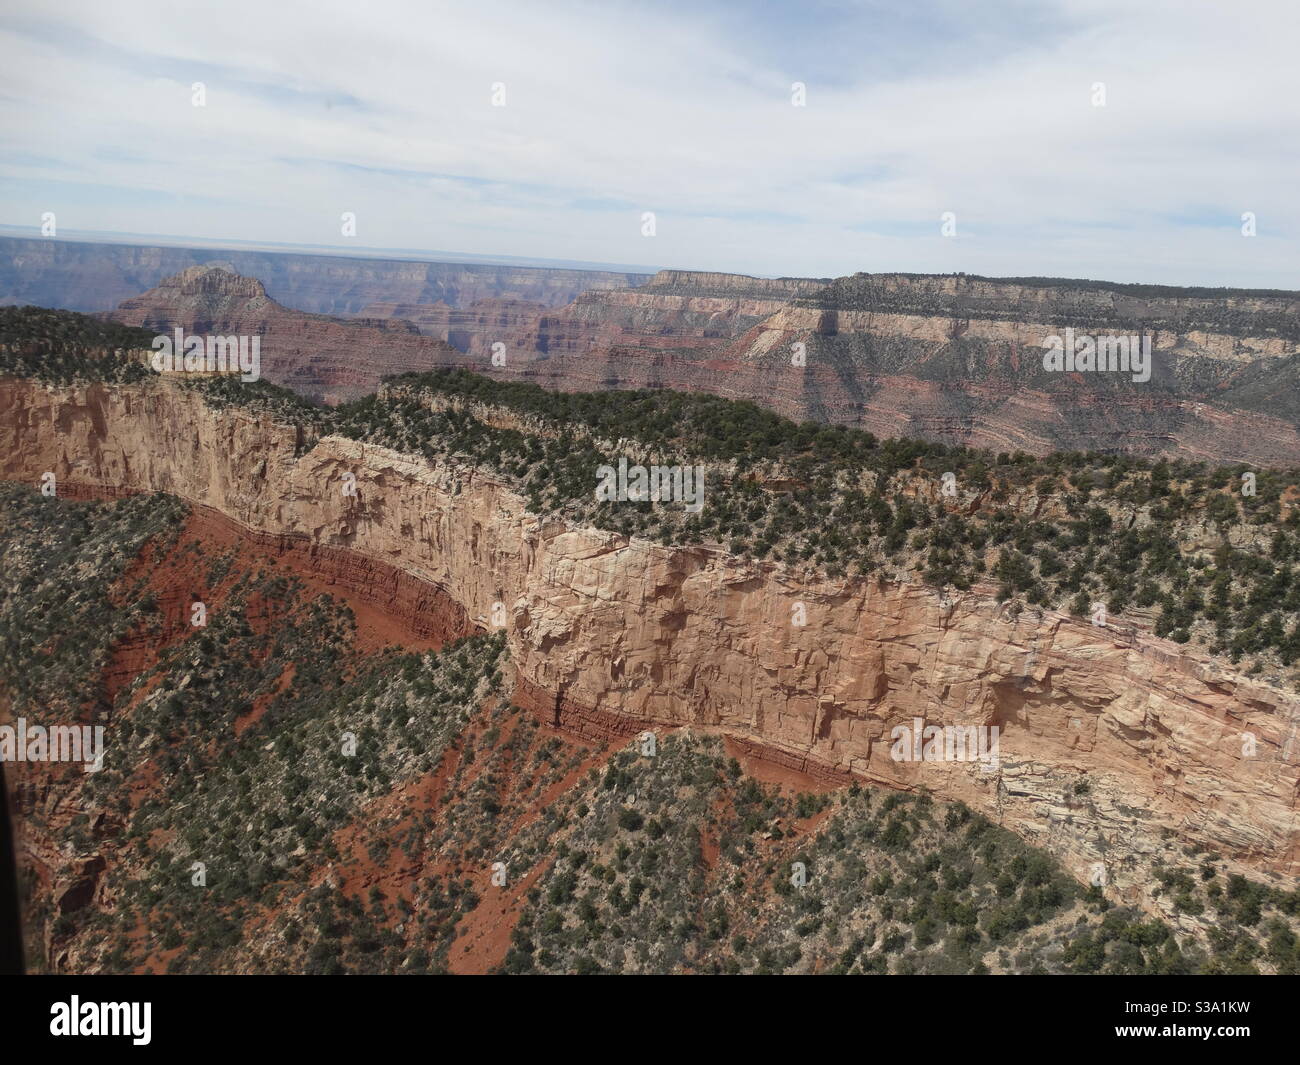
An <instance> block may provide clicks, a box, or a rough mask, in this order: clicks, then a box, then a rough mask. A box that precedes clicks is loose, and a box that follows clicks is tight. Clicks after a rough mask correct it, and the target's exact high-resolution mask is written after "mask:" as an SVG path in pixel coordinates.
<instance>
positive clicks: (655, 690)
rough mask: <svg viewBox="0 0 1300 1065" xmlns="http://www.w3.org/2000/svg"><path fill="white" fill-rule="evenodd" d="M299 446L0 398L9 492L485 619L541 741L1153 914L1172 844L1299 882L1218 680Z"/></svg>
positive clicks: (58, 398) (979, 599)
mask: <svg viewBox="0 0 1300 1065" xmlns="http://www.w3.org/2000/svg"><path fill="white" fill-rule="evenodd" d="M299 447H300V442H299V440H298V438H297V432H296V431H295V430H294V429H292V428H288V427H285V426H280V425H276V424H274V423H273V422H272V421H271V420H270V418H269V417H268V416H266V415H256V414H252V413H249V412H248V411H245V410H241V409H238V408H227V409H224V410H214V409H210V408H208V407H206V406H205V405H204V404H203V402H202V400H201V399H200V397H199V396H198V395H196V394H195V393H193V392H190V391H187V390H185V389H183V388H181V387H179V386H176V385H174V384H171V383H163V384H151V385H147V386H131V387H117V388H113V389H109V388H106V387H103V386H86V387H82V388H73V389H49V388H46V387H44V386H41V385H39V384H36V383H34V382H30V381H14V380H8V381H5V382H3V383H2V384H0V455H3V456H4V458H3V460H2V461H3V463H4V468H3V477H4V478H5V479H12V480H19V481H27V482H29V483H33V484H35V483H37V482H38V481H39V478H40V476H41V474H42V473H44V472H46V471H49V472H53V473H54V474H55V475H56V477H57V478H58V480H59V483H60V485H61V486H63V490H65V491H66V490H70V489H72V487H73V486H87V485H93V486H99V487H100V488H107V489H111V490H128V491H155V490H157V491H167V492H172V493H175V494H177V495H179V496H182V497H184V498H186V499H189V500H191V501H193V502H195V503H197V504H201V505H204V506H208V507H212V508H214V509H216V510H218V511H220V512H221V513H222V514H224V515H226V516H227V517H228V518H230V519H232V520H234V521H236V522H238V523H239V524H241V525H243V526H245V527H247V528H249V529H251V530H253V531H255V532H258V533H266V534H274V535H288V536H292V537H296V538H301V539H302V541H303V542H304V547H306V548H309V547H310V546H311V545H315V546H316V547H317V548H318V549H321V550H325V549H329V550H330V551H331V552H333V551H346V552H351V553H353V554H355V555H356V556H358V557H360V558H363V559H366V560H368V561H367V564H368V565H374V566H375V567H376V569H375V572H378V571H379V570H385V571H394V572H397V573H400V574H402V575H403V579H404V580H409V579H415V580H417V581H421V582H426V583H427V584H429V585H431V586H437V588H439V589H441V590H442V591H443V592H445V593H446V595H447V596H448V597H450V599H451V600H454V601H455V603H457V604H460V606H462V607H463V608H464V610H465V611H466V613H467V615H468V618H469V619H470V621H471V622H476V623H477V624H478V625H480V626H482V627H489V626H491V624H492V623H493V620H494V619H497V620H500V619H504V621H505V627H506V629H507V633H508V640H509V647H510V652H511V656H512V660H513V663H514V666H515V668H516V670H517V688H516V699H517V700H518V701H519V702H520V703H521V704H522V705H525V706H527V707H530V708H531V709H533V710H535V711H536V712H538V713H540V714H543V715H545V716H547V718H548V719H552V718H553V719H558V720H559V722H560V723H561V724H565V725H567V726H569V727H572V728H575V729H579V730H583V731H589V732H590V731H605V732H636V731H639V730H641V729H642V728H644V727H647V726H660V727H673V726H678V725H687V724H689V725H692V726H696V727H701V728H706V729H714V730H718V731H721V732H723V733H726V734H728V735H729V736H732V737H735V738H736V739H737V740H739V741H741V742H743V743H748V744H753V745H755V746H757V747H761V748H762V749H763V751H764V752H765V753H766V755H767V756H768V757H770V758H774V759H777V760H780V761H783V762H786V763H788V764H791V765H796V766H799V767H801V768H804V769H806V770H809V771H813V772H820V773H826V774H829V775H847V774H853V775H856V776H858V777H861V778H864V779H868V780H874V781H880V782H885V783H888V784H891V785H895V786H900V787H907V788H928V789H930V790H932V791H934V792H935V793H937V794H939V795H940V796H942V797H945V798H960V799H963V800H965V801H967V802H968V803H970V804H972V805H974V806H977V807H979V808H981V809H983V810H985V811H987V812H988V813H989V814H990V815H991V816H994V817H995V818H998V819H1000V820H1001V821H1002V822H1003V823H1004V824H1006V825H1008V826H1009V827H1012V828H1014V829H1015V830H1016V831H1018V832H1020V833H1021V834H1022V835H1024V836H1026V837H1027V838H1029V839H1031V840H1032V841H1033V842H1035V843H1038V844H1040V845H1042V846H1045V847H1047V848H1048V849H1050V850H1052V851H1053V852H1055V853H1056V854H1058V855H1060V856H1061V857H1062V858H1063V859H1064V860H1065V861H1066V862H1067V863H1068V864H1069V866H1070V867H1071V868H1072V870H1073V871H1074V872H1076V873H1077V874H1078V875H1080V876H1081V877H1085V878H1087V877H1091V876H1095V875H1096V868H1097V863H1101V866H1102V867H1103V868H1104V869H1105V875H1106V876H1107V878H1108V882H1109V883H1110V884H1111V885H1112V886H1113V887H1114V888H1115V889H1116V890H1117V891H1118V892H1119V893H1120V894H1121V895H1124V894H1127V895H1128V897H1132V898H1134V899H1136V900H1138V901H1142V902H1144V903H1146V904H1148V905H1154V904H1153V903H1152V902H1151V900H1150V899H1146V898H1143V897H1142V895H1141V892H1142V891H1144V890H1145V888H1144V887H1142V886H1141V885H1144V884H1147V883H1149V882H1150V877H1149V875H1148V874H1149V869H1150V865H1151V862H1152V860H1154V859H1156V858H1159V857H1160V856H1161V855H1163V854H1165V853H1166V852H1167V851H1171V850H1172V849H1173V848H1176V847H1184V846H1186V845H1188V844H1190V843H1200V844H1204V845H1205V846H1207V847H1209V848H1210V849H1211V850H1215V851H1218V852H1220V853H1221V854H1222V855H1223V856H1224V858H1225V859H1226V860H1227V861H1228V862H1229V863H1230V864H1232V865H1233V866H1234V867H1237V868H1242V869H1251V870H1253V871H1254V872H1255V873H1257V874H1258V873H1264V874H1268V873H1273V874H1282V875H1286V876H1294V875H1295V874H1296V873H1297V872H1300V835H1298V833H1297V821H1296V802H1297V785H1298V783H1300V769H1298V767H1297V756H1298V755H1300V744H1298V743H1297V737H1296V732H1297V725H1298V724H1300V700H1297V699H1296V698H1295V697H1294V696H1291V695H1288V694H1285V693H1283V692H1281V691H1279V690H1277V689H1274V688H1271V687H1269V686H1267V685H1265V684H1262V683H1257V682H1255V681H1252V680H1249V679H1247V678H1245V677H1244V676H1242V675H1241V674H1240V673H1238V672H1235V671H1234V670H1232V669H1231V668H1229V667H1228V666H1226V665H1224V664H1222V663H1220V662H1217V661H1212V660H1209V659H1207V658H1205V657H1202V656H1198V654H1197V653H1196V652H1194V651H1189V650H1188V649H1186V648H1178V647H1177V646H1176V645H1174V644H1171V643H1168V642H1166V641H1163V640H1158V639H1155V638H1154V637H1151V636H1150V635H1148V634H1143V633H1137V632H1132V631H1127V630H1122V629H1117V628H1114V627H1110V628H1095V627H1093V626H1091V625H1089V624H1086V623H1083V622H1080V621H1078V620H1073V619H1068V618H1065V617H1062V616H1060V615H1057V614H1054V613H1048V614H1041V613H1037V612H1034V611H1026V612H1023V613H1020V614H1019V615H1018V616H1016V615H1013V614H1012V613H1011V612H1010V611H1009V610H1008V609H1007V608H1005V607H1003V606H1001V605H999V604H998V603H997V602H996V601H995V599H994V597H993V596H992V595H991V594H990V593H989V592H987V591H985V590H980V589H976V590H974V591H972V592H970V593H966V594H963V595H955V596H954V597H953V598H952V599H951V600H949V601H947V602H944V601H940V599H939V598H938V597H937V596H936V594H935V592H934V591H933V590H931V589H928V588H925V587H923V586H921V585H919V584H916V585H913V584H902V585H899V584H878V583H877V582H875V581H874V580H872V581H869V582H867V581H859V580H850V579H842V580H824V579H823V580H817V579H813V580H807V579H804V578H802V577H800V576H798V575H796V574H794V573H792V572H790V571H788V570H787V569H785V568H783V567H781V566H776V565H770V564H762V565H758V564H746V563H742V562H739V561H737V560H735V559H733V558H730V557H729V556H727V555H725V554H722V553H720V552H716V551H710V550H706V549H698V548H667V547H662V546H657V545H653V544H650V543H646V542H643V541H637V540H634V541H631V542H629V541H628V540H626V539H625V538H623V537H620V536H616V535H613V534H610V533H606V532H603V531H599V530H594V529H586V528H571V527H567V526H565V525H562V524H560V523H558V522H548V521H543V520H539V519H538V518H537V517H535V516H533V515H530V514H529V513H527V510H526V507H525V505H524V503H523V501H522V500H521V499H520V498H519V497H518V496H517V495H516V494H515V493H514V492H513V491H512V490H511V489H510V488H509V487H508V486H507V485H506V484H503V483H502V482H501V481H499V480H498V479H496V478H494V477H492V476H488V475H486V474H484V473H483V472H482V471H479V470H475V469H471V468H466V467H456V466H450V465H435V466H431V465H429V464H427V463H425V462H423V461H419V460H415V459H411V458H408V457H404V456H402V455H399V454H396V453H394V452H391V451H389V450H387V449H384V448H380V447H376V446H373V445H362V444H359V443H357V442H354V441H350V440H344V439H341V438H337V437H330V438H326V439H324V440H322V441H320V442H319V443H317V444H316V445H315V446H314V447H313V448H312V449H311V450H309V451H306V452H305V453H302V454H296V450H297V449H298V448H299ZM347 474H353V475H354V476H355V479H356V480H355V483H356V489H357V491H356V495H355V496H351V495H347V494H345V492H344V487H345V484H347V483H348V480H349V479H348V478H347V477H346V475H347ZM220 548H221V545H215V544H214V545H213V549H214V552H216V551H217V550H218V549H220ZM408 598H409V601H410V602H412V603H413V604H415V603H418V602H419V598H418V597H417V596H410V597H408ZM496 604H501V608H498V609H496V610H495V611H494V607H495V606H496ZM799 604H802V611H801V613H802V617H803V620H804V621H805V622H806V623H805V624H803V625H796V624H794V623H793V622H794V620H795V618H796V616H797V614H798V613H800V612H797V611H796V609H795V608H796V606H797V605H799ZM502 608H503V609H502ZM412 609H419V607H418V606H413V607H412ZM916 718H921V719H923V720H924V722H925V724H927V725H939V726H944V725H965V724H973V725H986V726H993V725H997V726H998V727H999V729H1000V762H999V764H998V765H997V767H996V768H995V769H994V770H993V771H986V770H985V768H984V767H983V766H981V765H980V764H979V763H978V762H976V763H967V762H947V763H945V762H924V761H922V762H907V761H896V760H895V759H894V758H892V757H891V754H890V748H891V746H892V745H893V738H892V736H891V732H892V730H893V729H894V728H895V727H896V726H899V725H906V726H909V727H910V726H911V725H912V723H913V721H914V719H916ZM1252 746H1253V750H1252ZM1084 782H1086V784H1084ZM1081 785H1082V786H1081Z"/></svg>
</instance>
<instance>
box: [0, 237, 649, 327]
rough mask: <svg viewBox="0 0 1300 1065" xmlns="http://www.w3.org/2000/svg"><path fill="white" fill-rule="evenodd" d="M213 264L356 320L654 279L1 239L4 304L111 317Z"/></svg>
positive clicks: (617, 273)
mask: <svg viewBox="0 0 1300 1065" xmlns="http://www.w3.org/2000/svg"><path fill="white" fill-rule="evenodd" d="M213 259H220V260H221V261H223V262H228V263H230V264H232V265H233V266H234V268H235V269H236V270H237V271H238V272H239V273H241V274H243V275H245V276H246V277H252V278H256V279H257V280H258V281H261V282H262V284H263V285H265V286H266V288H267V289H268V290H269V291H270V292H271V294H272V295H273V296H274V297H275V298H276V299H277V300H279V301H280V302H281V303H283V304H284V305H285V306H287V307H292V308H294V309H295V310H300V311H311V312H313V313H316V314H355V313H356V312H358V311H360V310H361V309H362V308H363V307H365V306H366V304H368V303H374V302H376V301H379V300H399V301H401V302H404V303H421V304H430V303H436V302H437V301H438V300H445V301H446V302H447V303H449V304H451V305H452V306H465V305H467V304H470V303H473V302H474V301H475V300H483V299H519V300H532V301H534V302H537V303H541V304H544V305H546V306H548V307H556V306H561V305H563V304H566V303H568V302H570V301H571V300H573V299H574V298H576V297H577V296H578V295H579V293H582V292H587V291H590V290H592V289H602V288H627V287H629V286H632V285H637V284H640V283H641V282H642V281H644V280H646V278H647V276H648V275H646V274H641V273H633V272H625V271H621V270H583V269H569V268H565V267H561V266H545V265H543V266H523V265H498V264H494V263H460V262H421V261H418V260H408V259H379V258H361V257H360V256H350V255H310V254H300V253H296V252H276V251H260V250H240V249H225V248H223V249H212V248H181V247H172V246H169V245H147V244H101V243H94V242H90V241H73V240H46V239H42V238H35V237H0V305H3V304H19V305H21V304H26V303H32V304H35V305H36V306H38V307H61V308H64V309H66V310H72V311H107V310H111V309H112V308H114V307H116V306H117V305H118V304H119V303H121V302H122V300H125V299H130V298H131V297H132V296H137V295H139V294H140V293H141V292H143V291H145V289H149V288H153V287H154V286H155V285H157V284H158V283H159V282H160V281H162V280H163V278H165V277H169V276H170V275H172V274H178V273H180V272H181V271H182V270H186V269H188V268H189V267H192V266H201V265H202V264H203V263H206V262H209V261H211V260H213Z"/></svg>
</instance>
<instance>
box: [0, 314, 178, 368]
mask: <svg viewBox="0 0 1300 1065" xmlns="http://www.w3.org/2000/svg"><path fill="white" fill-rule="evenodd" d="M153 338H154V334H153V333H151V332H150V331H149V330H147V329H137V328H136V327H134V326H127V325H118V324H117V323H116V322H107V321H103V320H102V319H99V318H95V317H93V316H91V315H88V314H78V313H77V312H75V311H55V310H49V309H47V308H45V307H0V376H12V377H35V378H37V379H39V380H42V381H48V382H50V383H51V384H71V383H72V382H74V381H116V382H124V381H141V380H144V379H145V378H146V377H147V376H148V375H149V374H148V370H147V369H146V368H145V367H144V366H142V365H141V364H140V363H139V362H137V361H135V360H133V359H122V358H118V357H116V353H117V352H119V351H122V352H124V351H140V350H148V348H149V345H150V343H151V342H152V340H153Z"/></svg>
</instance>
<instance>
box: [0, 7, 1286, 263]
mask: <svg viewBox="0 0 1300 1065" xmlns="http://www.w3.org/2000/svg"><path fill="white" fill-rule="evenodd" d="M1029 10H1030V9H1022V8H1018V7H1017V6H1015V5H1012V4H1007V5H1006V6H1005V7H997V6H989V5H980V15H981V19H980V21H979V22H978V23H977V22H972V21H971V19H970V16H969V12H965V13H963V10H962V9H961V8H959V7H955V6H950V5H947V4H943V3H936V4H933V5H916V7H915V8H914V9H913V14H914V15H916V17H915V19H914V20H913V21H912V22H907V23H902V22H900V21H899V20H898V18H897V17H894V16H890V15H887V14H886V13H885V9H884V7H882V6H877V5H874V4H865V5H861V6H860V7H858V8H856V9H853V8H850V7H845V6H844V5H828V6H826V7H820V8H819V7H817V6H815V5H813V6H808V7H803V6H793V7H790V8H788V9H787V8H784V7H779V6H771V7H767V6H765V7H764V8H757V7H755V8H752V9H747V8H745V7H741V8H734V9H732V8H724V7H718V8H711V7H709V6H708V5H690V6H682V7H669V8H661V7H659V6H658V5H653V6H652V5H644V6H641V7H634V6H630V5H609V4H600V5H595V4H591V5H588V4H571V5H555V4H546V5H539V4H534V3H513V2H503V0H495V2H494V3H492V4H490V5H483V4H477V5H468V4H466V5H440V4H427V3H413V4H409V5H404V4H403V5H399V4H385V3H368V4H366V5H365V6H364V8H361V9H358V8H357V6H356V5H354V4H346V5H345V4H322V3H319V2H312V3H310V4H306V3H278V4H266V3H264V2H258V3H251V2H246V0H231V2H228V3H223V4H222V5H220V7H214V8H212V9H210V10H207V11H201V12H200V11H192V10H187V11H181V10H178V9H177V7H176V5H175V4H174V2H158V3H153V2H145V0H137V2H134V3H130V4H118V5H104V4H102V3H63V4H55V5H53V6H52V7H50V8H48V9H45V10H43V11H42V13H41V15H39V16H31V17H29V18H19V17H17V16H10V17H9V18H7V19H0V54H3V55H4V56H5V57H6V59H7V62H6V63H4V64H2V65H0V189H2V190H3V196H4V203H5V210H4V212H3V217H2V218H0V220H3V221H4V222H7V223H10V224H23V223H32V222H34V221H35V220H36V219H37V218H38V217H39V214H40V212H41V211H43V210H56V211H58V212H59V217H60V224H61V225H62V226H64V227H66V228H81V229H100V230H117V231H129V232H154V233H172V234H177V235H188V236H197V237H206V238H216V239H223V238H224V239H246V240H262V241H285V242H302V243H325V244H342V243H344V242H343V240H342V239H341V238H340V237H339V222H338V218H339V214H340V212H342V211H344V210H351V211H356V212H357V215H358V223H359V229H358V238H357V239H358V242H360V243H364V244H366V245H370V246H385V247H393V248H440V249H448V250H458V251H465V252H473V253H478V254H501V255H529V256H547V257H554V258H575V259H586V260H598V261H612V262H643V263H660V264H665V265H680V266H687V267H699V268H709V269H736V270H745V271H749V272H758V273H773V274H775V273H782V274H795V273H799V274H817V275H827V274H835V273H845V272H850V271H853V270H858V269H865V270H890V269H904V270H933V271H943V270H966V271H968V272H974V273H992V274H1057V275H1069V276H1091V277H1106V278H1113V279H1119V280H1151V281H1169V282H1203V283H1215V284H1250V285H1259V284H1267V285H1274V286H1277V287H1290V288H1295V287H1300V280H1297V273H1298V272H1300V271H1297V264H1298V263H1300V258H1298V257H1297V256H1296V254H1295V251H1294V247H1295V245H1294V241H1295V239H1296V237H1297V236H1298V235H1300V210H1298V209H1297V206H1296V204H1295V197H1294V192H1293V190H1294V188H1295V185H1296V180H1295V179H1296V175H1297V166H1296V164H1297V153H1298V152H1300V147H1298V146H1300V139H1298V138H1297V136H1296V134H1297V125H1300V121H1298V120H1297V118H1296V115H1295V109H1294V101H1295V99H1296V98H1297V95H1298V94H1297V88H1300V75H1298V74H1297V73H1296V64H1295V63H1294V59H1293V56H1292V55H1291V50H1292V46H1293V42H1294V40H1295V30H1296V29H1297V22H1298V21H1300V19H1298V18H1297V15H1296V13H1295V11H1294V9H1293V7H1292V5H1291V4H1290V3H1289V2H1288V0H1276V2H1262V0H1257V2H1249V0H1247V2H1242V3H1233V4H1226V3H1223V4H1185V3H1165V2H1157V0H1147V2H1139V0H1125V2H1119V0H1115V2H1112V0H1060V2H1058V3H1056V4H1055V5H1048V6H1046V7H1044V5H1037V8H1036V9H1035V10H1036V11H1037V12H1038V14H1039V15H1040V16H1042V12H1044V11H1048V12H1049V13H1050V15H1051V17H1050V18H1045V17H1040V18H1039V20H1038V21H1034V20H1032V19H1030V17H1029V15H1028V14H1024V15H1023V21H1024V27H1023V30H1020V29H1018V27H1017V20H1018V19H1020V18H1021V17H1022V12H1028V11H1029ZM747 11H752V13H751V14H749V15H748V16H747V15H746V12H747ZM764 11H766V12H767V14H766V15H765V16H762V17H766V18H767V19H768V20H769V22H768V24H767V25H754V24H753V23H752V22H749V23H747V21H746V18H749V19H751V20H752V19H756V18H759V17H760V13H761V12H764ZM918 12H919V14H917V13H918ZM921 15H924V18H922V17H921ZM990 27H992V28H990ZM822 56H824V59H821V58H819V57H822ZM808 67H811V68H813V69H807V70H804V69H803V68H808ZM792 72H797V73H792ZM796 77H797V78H798V80H801V81H804V82H806V83H807V86H808V106H807V107H804V108H795V107H792V106H790V102H789V94H790V82H791V80H792V79H793V78H796ZM194 80H202V81H204V82H205V83H206V85H207V92H208V106H207V107H206V108H193V107H191V106H190V82H191V81H194ZM498 81H500V82H504V83H505V84H506V92H507V106H506V107H504V108H494V107H492V106H491V101H490V92H491V85H492V83H493V82H498ZM1097 81H1102V82H1105V85H1106V93H1107V106H1105V107H1104V108H1097V107H1093V106H1092V105H1091V100H1090V93H1091V86H1092V84H1093V83H1094V82H1097ZM620 205H622V206H620ZM643 210H653V211H655V212H656V214H657V218H658V235H657V236H656V237H654V238H653V239H647V238H644V237H642V236H641V235H640V214H641V211H643ZM949 210H951V211H954V212H956V213H957V217H958V233H959V237H958V238H957V239H956V240H948V239H944V238H941V237H940V236H939V216H940V214H941V213H942V212H943V211H949ZM1247 210H1250V211H1254V212H1256V214H1257V216H1258V219H1259V233H1260V236H1259V237H1257V238H1255V239H1245V238H1243V237H1241V236H1240V233H1239V224H1240V223H1239V216H1240V214H1241V212H1242V211H1247Z"/></svg>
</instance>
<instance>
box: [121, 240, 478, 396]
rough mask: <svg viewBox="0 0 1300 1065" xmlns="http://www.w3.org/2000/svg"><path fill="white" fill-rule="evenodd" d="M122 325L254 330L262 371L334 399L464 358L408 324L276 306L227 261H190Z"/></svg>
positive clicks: (134, 305)
mask: <svg viewBox="0 0 1300 1065" xmlns="http://www.w3.org/2000/svg"><path fill="white" fill-rule="evenodd" d="M112 318H113V320H115V321H118V322H121V323H123V324H125V325H134V326H141V327H145V328H149V329H156V330H158V331H159V332H160V333H163V334H169V333H171V331H172V330H173V329H175V328H178V327H179V328H181V329H183V330H184V331H185V332H186V333H187V334H218V335H222V336H226V335H235V336H259V337H261V364H262V376H263V377H264V378H265V379H266V380H268V381H270V382H272V383H273V384H278V385H283V386H287V387H289V388H292V389H294V390H295V391H296V392H298V393H299V394H301V395H303V396H306V397H307V398H308V399H313V400H316V401H317V402H324V403H338V402H342V401H346V400H349V399H356V398H358V397H360V396H363V395H367V394H369V393H370V392H373V391H374V390H375V388H377V387H378V385H379V382H380V380H382V378H383V377H384V376H386V375H388V374H393V373H400V372H405V371H408V370H411V369H432V368H434V367H437V366H446V365H456V364H458V363H463V362H465V361H466V360H465V359H464V357H463V356H462V355H460V353H459V352H457V351H456V350H455V349H454V348H452V347H450V346H449V345H447V344H446V343H443V342H442V341H439V340H434V339H431V338H428V337H424V336H421V335H420V333H419V332H418V331H417V330H416V329H415V327H414V326H412V325H411V324H410V323H408V322H405V321H401V320H397V321H381V320H375V321H370V320H368V319H360V318H331V317H328V316H326V315H322V314H308V313H306V312H303V311H294V310H290V309H289V308H287V307H283V306H281V305H280V304H279V303H277V302H276V301H275V300H273V299H271V297H270V296H268V295H267V294H266V289H265V288H264V287H263V285H262V283H261V282H260V281H257V280H255V279H254V278H251V277H241V276H240V275H239V274H236V273H235V272H234V271H233V270H232V269H231V268H229V266H228V265H226V264H223V263H209V264H207V265H204V266H192V267H190V268H189V269H187V270H184V271H182V272H181V273H179V274H177V275H176V276H174V277H169V278H167V279H165V280H164V281H163V282H162V283H161V284H160V285H159V286H158V287H157V288H154V289H151V290H150V291H148V292H146V293H144V295H142V296H138V297H136V298H134V299H129V300H126V301H125V302H124V303H122V305H121V306H120V307H118V309H117V310H116V311H115V312H113V315H112Z"/></svg>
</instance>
